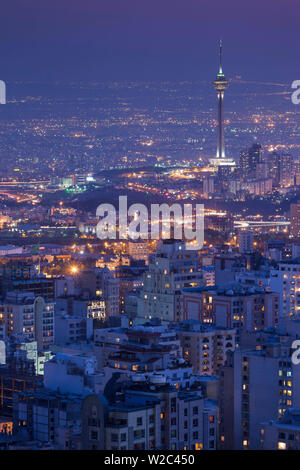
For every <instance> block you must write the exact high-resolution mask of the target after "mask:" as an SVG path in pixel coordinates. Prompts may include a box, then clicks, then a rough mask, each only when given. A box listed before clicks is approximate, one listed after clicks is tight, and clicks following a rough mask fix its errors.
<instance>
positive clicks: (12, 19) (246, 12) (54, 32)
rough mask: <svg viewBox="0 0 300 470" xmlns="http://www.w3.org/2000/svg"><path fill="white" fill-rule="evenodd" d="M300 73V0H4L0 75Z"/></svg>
mask: <svg viewBox="0 0 300 470" xmlns="http://www.w3.org/2000/svg"><path fill="white" fill-rule="evenodd" d="M219 37H222V38H223V40H224V68H225V72H226V73H227V75H228V76H229V77H230V76H231V77H232V76H234V75H236V74H240V75H242V76H243V78H245V79H248V80H272V81H275V82H276V81H285V82H287V83H289V82H291V81H292V80H294V79H300V60H299V56H300V46H299V44H300V2H299V0H251V1H249V2H245V1H241V0H227V1H225V0H151V1H147V2H146V1H145V0H105V1H104V0H26V1H24V0H9V1H7V2H5V4H3V3H2V4H1V28H0V57H1V65H0V71H1V72H0V75H1V76H0V78H1V79H6V80H23V79H25V80H26V79H31V80H37V81H39V80H54V79H58V80H69V79H73V80H95V81H99V80H111V79H113V80H127V79H129V80H164V79H166V80H180V79H188V80H210V79H213V75H214V72H215V71H216V69H217V41H218V39H219Z"/></svg>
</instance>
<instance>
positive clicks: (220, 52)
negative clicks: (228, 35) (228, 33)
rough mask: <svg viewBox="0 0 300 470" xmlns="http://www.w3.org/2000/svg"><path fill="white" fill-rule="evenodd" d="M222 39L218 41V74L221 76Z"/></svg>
mask: <svg viewBox="0 0 300 470" xmlns="http://www.w3.org/2000/svg"><path fill="white" fill-rule="evenodd" d="M222 46H223V44H222V39H220V41H219V47H220V49H219V74H222V73H223V69H222Z"/></svg>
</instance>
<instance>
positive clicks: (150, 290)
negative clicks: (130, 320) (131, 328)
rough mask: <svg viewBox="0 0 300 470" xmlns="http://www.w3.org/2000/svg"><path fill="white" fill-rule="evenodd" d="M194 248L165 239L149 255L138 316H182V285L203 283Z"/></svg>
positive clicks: (179, 318) (201, 284) (176, 317)
mask: <svg viewBox="0 0 300 470" xmlns="http://www.w3.org/2000/svg"><path fill="white" fill-rule="evenodd" d="M204 282H205V281H204V277H203V273H202V272H201V271H200V269H199V266H198V253H197V251H196V250H187V249H186V248H185V244H184V243H183V242H181V241H179V240H164V241H163V243H161V245H160V247H159V249H158V250H157V251H156V252H155V254H153V255H151V256H150V260H149V271H148V272H146V273H145V274H144V286H143V289H142V290H141V294H140V297H139V299H138V318H139V319H140V320H141V321H142V322H145V319H147V318H153V317H159V318H160V319H161V320H162V321H165V322H170V321H177V320H181V319H182V307H181V289H184V288H188V287H197V286H203V285H204Z"/></svg>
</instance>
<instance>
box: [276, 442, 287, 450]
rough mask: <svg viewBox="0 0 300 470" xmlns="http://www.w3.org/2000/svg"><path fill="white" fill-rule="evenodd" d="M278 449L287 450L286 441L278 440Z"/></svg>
mask: <svg viewBox="0 0 300 470" xmlns="http://www.w3.org/2000/svg"><path fill="white" fill-rule="evenodd" d="M278 450H286V443H285V442H278Z"/></svg>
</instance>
